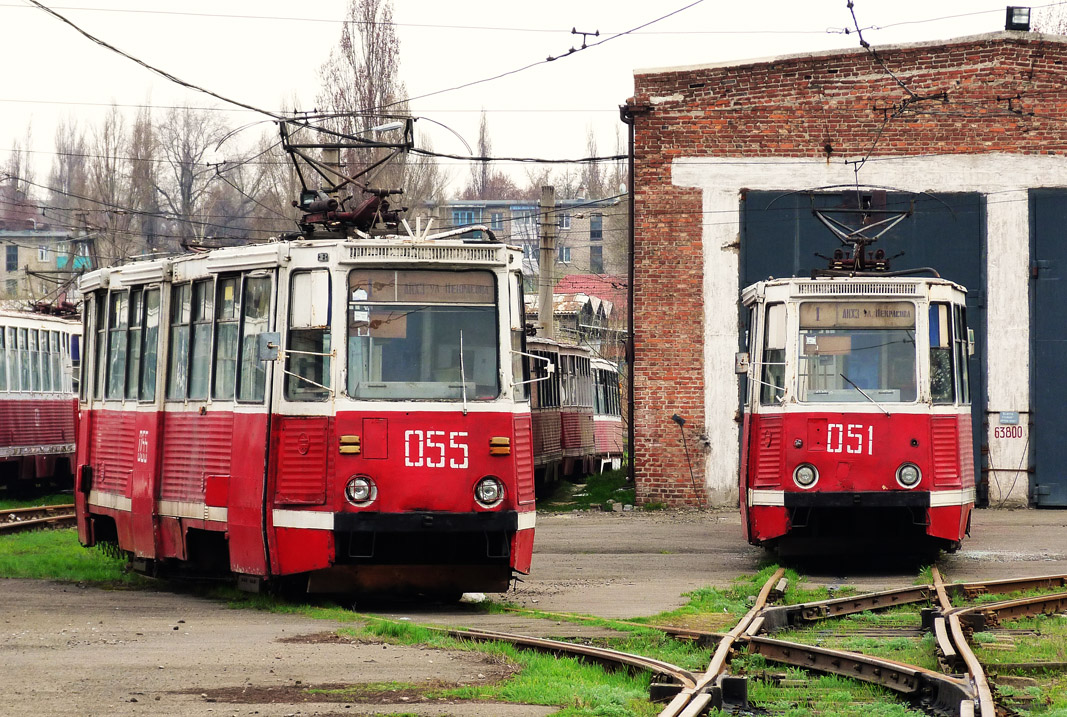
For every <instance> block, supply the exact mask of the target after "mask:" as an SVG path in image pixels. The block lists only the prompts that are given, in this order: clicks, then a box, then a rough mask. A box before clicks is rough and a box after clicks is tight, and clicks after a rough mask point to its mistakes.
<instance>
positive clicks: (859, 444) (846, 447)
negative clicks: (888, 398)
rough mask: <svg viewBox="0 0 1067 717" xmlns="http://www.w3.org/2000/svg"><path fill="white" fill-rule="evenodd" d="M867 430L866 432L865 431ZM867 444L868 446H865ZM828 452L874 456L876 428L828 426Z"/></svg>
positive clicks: (849, 424) (843, 425)
mask: <svg viewBox="0 0 1067 717" xmlns="http://www.w3.org/2000/svg"><path fill="white" fill-rule="evenodd" d="M864 429H866V430H864ZM864 444H866V445H864ZM826 452H827V453H852V454H854V455H862V454H864V453H866V454H867V455H869V456H873V455H874V426H864V425H863V424H861V423H848V424H845V423H831V424H829V425H827V426H826Z"/></svg>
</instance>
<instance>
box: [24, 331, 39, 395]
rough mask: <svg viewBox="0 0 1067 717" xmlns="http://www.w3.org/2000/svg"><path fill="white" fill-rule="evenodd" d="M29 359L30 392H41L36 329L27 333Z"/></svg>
mask: <svg viewBox="0 0 1067 717" xmlns="http://www.w3.org/2000/svg"><path fill="white" fill-rule="evenodd" d="M27 335H28V337H29V338H28V343H27V345H28V346H29V357H30V390H31V391H40V390H41V354H40V349H39V345H38V343H37V329H30V330H29V331H28V332H27Z"/></svg>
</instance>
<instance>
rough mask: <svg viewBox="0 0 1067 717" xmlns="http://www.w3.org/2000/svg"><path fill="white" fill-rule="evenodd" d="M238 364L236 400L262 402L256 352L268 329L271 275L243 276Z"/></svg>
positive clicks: (261, 368)
mask: <svg viewBox="0 0 1067 717" xmlns="http://www.w3.org/2000/svg"><path fill="white" fill-rule="evenodd" d="M241 315H242V321H243V325H242V326H241V366H240V371H239V372H238V374H237V399H238V400H239V401H262V400H263V394H264V387H265V385H266V381H267V371H266V368H265V366H264V363H263V362H262V361H260V360H259V356H258V355H257V347H256V342H257V341H258V340H259V338H258V337H259V335H260V334H261V333H263V332H264V331H266V330H267V329H268V321H269V316H270V277H269V276H250V277H247V278H245V286H244V295H243V296H242V297H241Z"/></svg>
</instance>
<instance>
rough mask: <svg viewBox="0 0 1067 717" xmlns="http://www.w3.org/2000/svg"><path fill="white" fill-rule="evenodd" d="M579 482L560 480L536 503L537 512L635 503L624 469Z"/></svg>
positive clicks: (587, 508) (556, 511) (596, 474)
mask: <svg viewBox="0 0 1067 717" xmlns="http://www.w3.org/2000/svg"><path fill="white" fill-rule="evenodd" d="M583 480H585V483H571V482H570V481H567V480H562V481H560V482H559V483H557V484H556V486H555V489H554V490H553V491H552V493H551V494H550V495H548V496H546V497H544V498H541V499H539V500H538V501H537V509H538V510H540V511H545V512H550V513H552V512H555V513H559V512H565V511H571V510H591V509H592V507H593V506H595V505H596V506H606V505H607V504H608V501H614V502H616V503H623V504H626V505H633V504H634V503H635V501H636V496H635V493H634V487H633V484H632V483H630V482H629V481H627V480H626V470H625V469H619V470H613V471H605V472H604V473H595V474H593V475H590V476H586V477H585V478H584V479H583ZM579 486H581V487H579Z"/></svg>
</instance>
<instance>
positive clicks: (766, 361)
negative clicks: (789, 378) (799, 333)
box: [760, 303, 786, 404]
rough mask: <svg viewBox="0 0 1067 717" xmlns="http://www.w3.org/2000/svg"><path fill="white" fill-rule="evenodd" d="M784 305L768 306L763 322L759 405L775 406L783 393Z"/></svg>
mask: <svg viewBox="0 0 1067 717" xmlns="http://www.w3.org/2000/svg"><path fill="white" fill-rule="evenodd" d="M785 337H786V331H785V304H781V303H778V304H768V305H767V310H766V316H765V319H764V321H763V356H762V358H761V364H762V367H763V370H762V373H761V376H760V403H763V404H775V403H777V402H778V400H779V399H780V398H781V397H782V396H783V394H784V393H785Z"/></svg>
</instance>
